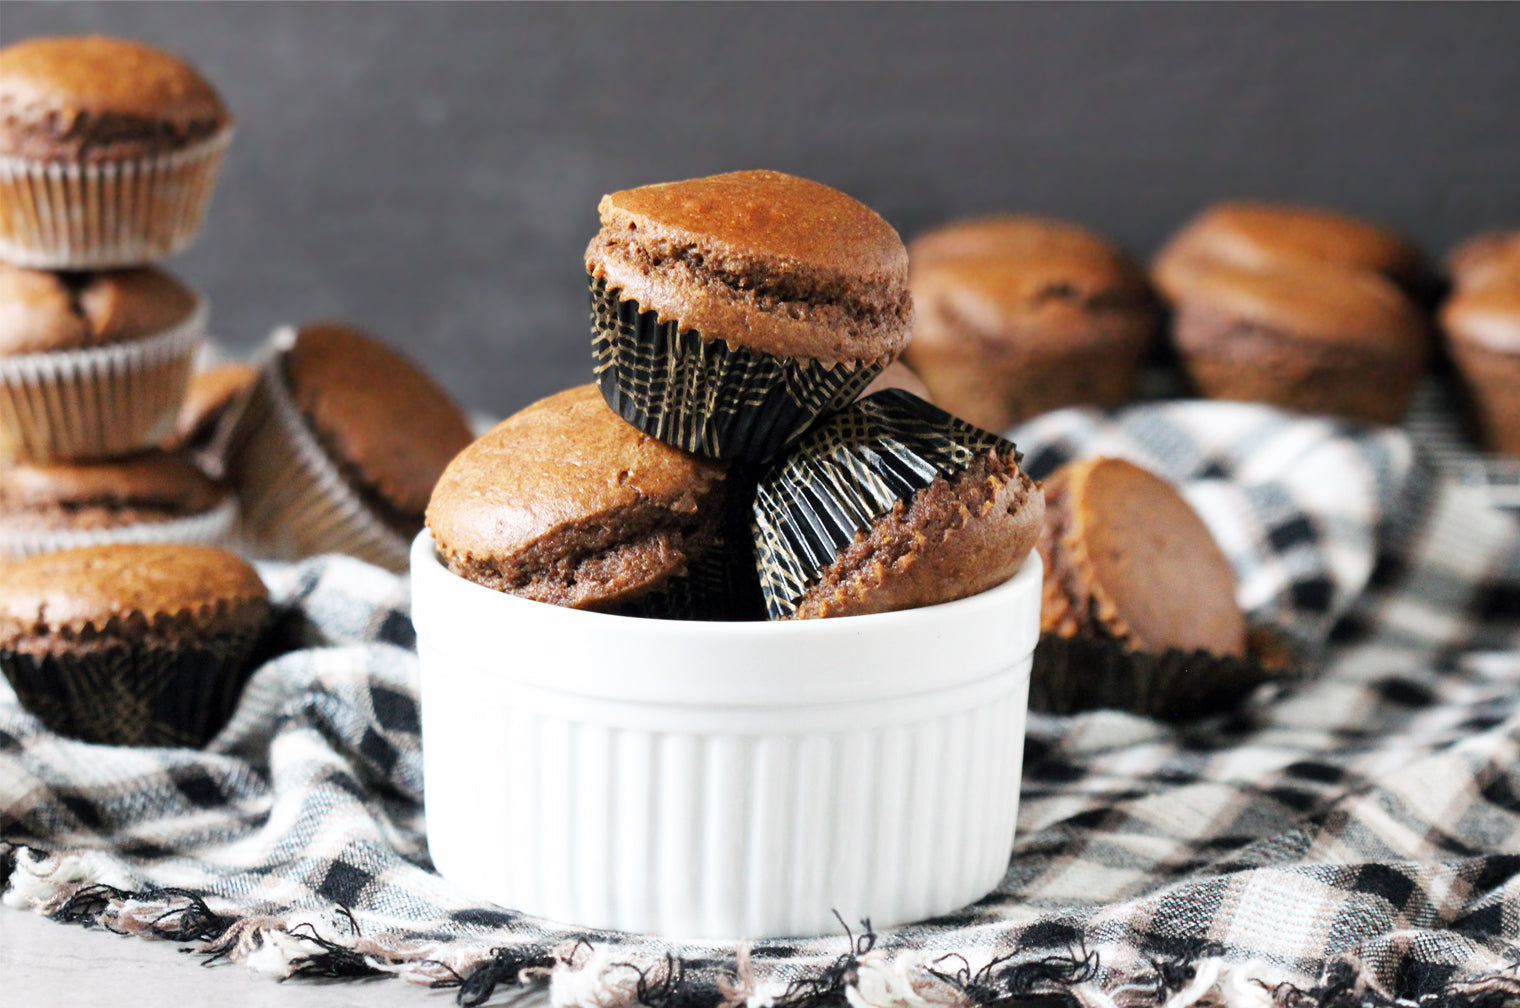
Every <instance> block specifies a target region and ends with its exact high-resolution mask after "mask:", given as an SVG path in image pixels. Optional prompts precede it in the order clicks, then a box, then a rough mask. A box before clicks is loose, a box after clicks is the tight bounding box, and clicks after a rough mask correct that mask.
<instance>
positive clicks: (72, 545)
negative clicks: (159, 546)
mask: <svg viewBox="0 0 1520 1008" xmlns="http://www.w3.org/2000/svg"><path fill="white" fill-rule="evenodd" d="M237 513H238V511H237V501H236V500H235V499H234V498H233V497H231V496H229V497H228V498H227V499H226V500H224V501H223V502H222V503H220V504H218V505H217V506H216V507H214V508H212V509H211V510H210V511H207V512H205V513H204V514H197V515H187V516H186V517H184V518H171V519H169V520H167V521H159V522H134V523H133V524H131V525H117V526H115V527H113V528H97V529H27V530H17V529H6V528H0V560H20V559H21V558H23V557H29V556H36V555H38V554H39V553H57V552H59V551H60V550H66V549H76V548H78V547H80V546H105V545H109V544H112V543H196V544H199V545H203V546H226V545H228V544H230V543H231V542H232V536H233V533H234V532H235V531H236V527H237Z"/></svg>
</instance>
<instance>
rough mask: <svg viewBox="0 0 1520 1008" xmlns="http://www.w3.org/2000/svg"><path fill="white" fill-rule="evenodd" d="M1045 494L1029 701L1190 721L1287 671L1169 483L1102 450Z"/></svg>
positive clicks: (1069, 468)
mask: <svg viewBox="0 0 1520 1008" xmlns="http://www.w3.org/2000/svg"><path fill="white" fill-rule="evenodd" d="M1044 490H1045V502H1046V509H1045V524H1044V528H1043V530H1042V531H1041V533H1040V538H1039V544H1038V549H1039V551H1040V555H1041V556H1042V557H1043V558H1044V561H1045V572H1046V573H1045V585H1044V595H1043V600H1042V604H1041V609H1040V630H1041V637H1040V644H1039V647H1038V648H1036V650H1035V664H1034V673H1033V679H1032V680H1031V684H1030V705H1031V706H1034V707H1037V708H1040V709H1044V710H1051V711H1056V712H1062V713H1065V712H1071V711H1077V710H1088V709H1092V708H1096V707H1115V708H1118V709H1121V710H1130V711H1135V712H1137V713H1142V714H1149V715H1152V716H1184V717H1185V716H1190V715H1194V714H1202V713H1208V712H1210V711H1214V710H1218V709H1220V708H1223V707H1227V706H1230V705H1231V704H1234V703H1236V702H1237V701H1239V700H1240V699H1241V698H1242V697H1243V696H1245V694H1246V693H1247V692H1249V691H1250V690H1251V689H1252V688H1254V687H1255V686H1257V685H1259V684H1260V683H1262V682H1265V681H1267V680H1269V679H1272V678H1274V677H1277V676H1280V675H1281V674H1283V669H1282V668H1279V667H1269V664H1270V665H1273V666H1276V665H1279V664H1285V663H1284V662H1283V660H1282V658H1280V657H1279V656H1278V655H1277V654H1275V653H1274V654H1273V655H1272V657H1271V659H1270V661H1268V660H1265V658H1264V655H1258V654H1257V651H1258V649H1265V648H1266V647H1267V646H1268V645H1269V644H1270V643H1271V642H1270V641H1269V640H1268V639H1267V637H1266V636H1265V635H1253V634H1251V633H1249V632H1248V628H1247V625H1246V621H1245V616H1244V615H1243V613H1242V612H1241V610H1240V607H1239V605H1238V604H1237V603H1236V601H1235V574H1234V571H1233V570H1232V569H1231V568H1230V563H1229V561H1228V560H1227V559H1226V558H1225V556H1224V553H1223V551H1221V550H1220V548H1219V545H1218V543H1217V542H1216V541H1215V539H1214V536H1213V534H1212V533H1211V532H1210V531H1209V529H1208V526H1206V525H1205V524H1204V523H1203V520H1202V519H1201V518H1199V517H1198V514H1197V512H1195V511H1194V510H1193V509H1192V507H1191V506H1190V505H1189V504H1188V503H1187V501H1186V500H1184V499H1183V497H1182V495H1181V494H1179V493H1178V492H1177V491H1176V490H1175V489H1174V488H1173V487H1172V485H1171V484H1170V483H1167V482H1166V481H1165V480H1163V479H1161V478H1160V477H1159V476H1156V475H1154V474H1153V473H1151V472H1149V471H1148V470H1145V469H1142V468H1141V467H1139V466H1137V465H1134V464H1133V463H1130V462H1126V461H1124V460H1123V459H1117V458H1103V457H1100V458H1093V459H1086V460H1083V461H1080V462H1073V463H1070V464H1068V465H1065V466H1062V467H1061V468H1060V469H1057V470H1056V471H1055V472H1054V473H1052V474H1051V476H1050V477H1049V478H1048V479H1047V480H1046V481H1045V484H1044ZM1258 637H1259V638H1260V639H1259V640H1258V639H1257V638H1258ZM1258 657H1263V658H1264V660H1262V661H1258V660H1256V659H1257V658H1258Z"/></svg>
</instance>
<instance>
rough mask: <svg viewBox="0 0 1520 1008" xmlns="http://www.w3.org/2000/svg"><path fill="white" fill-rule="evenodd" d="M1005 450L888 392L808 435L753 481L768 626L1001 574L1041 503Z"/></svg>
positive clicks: (1014, 566) (968, 589)
mask: <svg viewBox="0 0 1520 1008" xmlns="http://www.w3.org/2000/svg"><path fill="white" fill-rule="evenodd" d="M1018 462H1019V454H1018V451H1017V449H1016V448H1015V447H1014V446H1013V443H1012V442H1009V441H1005V440H1003V439H1002V438H1000V437H998V436H997V435H995V434H992V433H990V432H988V431H984V430H980V429H978V428H976V427H972V426H971V425H970V424H967V423H965V422H964V421H962V420H958V419H956V418H955V417H953V416H951V415H950V414H948V413H946V412H945V411H944V410H941V409H938V408H936V407H934V406H931V405H930V404H928V403H926V402H924V401H923V400H921V399H919V398H918V397H916V396H914V395H911V394H909V393H907V392H903V391H901V390H899V389H888V390H886V391H884V392H878V393H876V394H875V395H873V396H870V397H868V398H865V399H861V400H859V401H858V402H856V403H854V404H853V405H851V406H850V407H849V408H848V409H846V410H843V411H842V412H840V413H837V414H835V415H834V416H832V417H830V418H829V419H828V420H827V421H825V422H823V423H821V424H819V425H818V426H817V427H815V428H814V429H813V430H811V431H810V432H809V433H808V435H807V437H805V438H803V439H802V440H801V441H800V442H798V443H797V444H796V445H795V446H794V447H793V450H792V452H791V453H790V454H789V455H788V456H787V457H786V458H785V459H784V460H782V461H781V462H779V463H777V464H776V465H774V466H773V467H772V468H771V469H770V470H769V471H768V472H766V473H765V474H764V475H762V476H761V478H760V483H759V489H758V492H757V494H756V497H755V505H754V526H753V531H754V536H755V547H756V552H757V554H758V556H759V563H760V585H761V589H762V590H763V592H764V594H765V604H766V610H767V612H768V613H769V614H770V617H771V618H772V619H813V618H819V617H829V616H852V615H857V614H861V613H877V612H890V611H893V610H898V609H911V608H915V607H917V606H926V605H934V604H936V603H939V602H950V601H953V600H955V599H959V598H965V597H966V596H968V595H975V594H977V593H979V592H982V591H985V590H986V589H988V588H991V587H993V586H995V585H999V584H1002V583H1003V582H1004V581H1006V580H1008V578H1010V577H1012V576H1013V575H1014V574H1015V573H1016V572H1017V571H1018V569H1019V567H1020V565H1021V564H1023V562H1024V558H1025V557H1026V556H1027V555H1028V554H1029V550H1030V547H1031V546H1032V545H1033V544H1034V541H1035V537H1036V535H1037V534H1038V533H1039V530H1040V522H1041V516H1042V514H1043V512H1044V501H1043V500H1042V499H1041V497H1040V494H1039V491H1038V489H1037V488H1036V486H1035V483H1034V481H1033V480H1031V479H1030V478H1029V477H1028V476H1027V475H1026V474H1025V473H1024V472H1023V470H1021V469H1020V468H1019V466H1018Z"/></svg>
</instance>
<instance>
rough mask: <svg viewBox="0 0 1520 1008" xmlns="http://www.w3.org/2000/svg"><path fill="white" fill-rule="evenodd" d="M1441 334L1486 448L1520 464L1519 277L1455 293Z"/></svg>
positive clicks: (1444, 307) (1445, 307)
mask: <svg viewBox="0 0 1520 1008" xmlns="http://www.w3.org/2000/svg"><path fill="white" fill-rule="evenodd" d="M1441 329H1442V331H1443V332H1444V333H1445V336H1446V346H1447V348H1448V349H1449V350H1450V352H1451V359H1452V362H1453V363H1454V364H1455V365H1456V367H1457V371H1458V373H1459V374H1460V375H1461V378H1462V383H1463V385H1464V386H1465V389H1466V392H1467V399H1468V403H1469V406H1470V407H1471V410H1472V416H1473V420H1474V422H1475V424H1476V426H1477V428H1478V435H1479V437H1480V439H1481V440H1482V442H1483V445H1484V447H1486V448H1488V449H1489V450H1490V451H1495V452H1499V453H1502V454H1504V455H1510V456H1514V457H1516V458H1520V274H1516V277H1515V280H1514V282H1511V283H1501V282H1498V281H1497V280H1495V279H1493V278H1490V279H1489V280H1487V281H1485V282H1483V283H1478V284H1473V285H1471V286H1467V287H1459V288H1458V289H1457V291H1456V293H1454V294H1453V295H1452V296H1451V298H1450V299H1449V300H1447V302H1446V303H1445V304H1444V305H1442V307H1441Z"/></svg>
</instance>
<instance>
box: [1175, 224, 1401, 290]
mask: <svg viewBox="0 0 1520 1008" xmlns="http://www.w3.org/2000/svg"><path fill="white" fill-rule="evenodd" d="M1210 260H1222V261H1224V262H1227V263H1233V264H1235V265H1237V266H1247V267H1271V266H1274V265H1278V264H1282V263H1333V264H1338V265H1341V266H1348V267H1355V268H1359V269H1365V270H1371V271H1373V272H1375V273H1381V274H1382V275H1383V276H1385V277H1387V278H1388V279H1389V280H1391V281H1393V282H1394V283H1396V284H1398V285H1400V286H1401V287H1403V288H1404V289H1406V290H1410V291H1418V290H1420V289H1421V288H1422V287H1423V285H1424V282H1425V276H1424V266H1423V265H1422V263H1421V261H1420V254H1419V251H1418V250H1417V249H1416V248H1415V247H1414V246H1413V245H1411V244H1410V243H1409V242H1408V241H1406V240H1405V239H1404V238H1402V237H1400V236H1399V235H1397V234H1395V233H1394V232H1392V231H1390V230H1388V229H1387V228H1383V227H1380V226H1378V225H1376V224H1372V223H1369V222H1367V221H1362V220H1358V219H1356V218H1354V217H1347V216H1345V215H1343V214H1338V213H1333V212H1331V211H1329V210H1320V209H1315V208H1312V207H1299V206H1287V205H1283V204H1273V203H1220V204H1217V205H1215V206H1212V207H1209V208H1208V209H1207V210H1205V211H1204V212H1203V213H1201V214H1199V215H1198V216H1197V217H1194V218H1193V219H1192V221H1190V222H1189V223H1188V224H1187V225H1185V226H1184V227H1183V228H1182V230H1181V231H1179V232H1177V233H1176V234H1175V235H1173V236H1172V238H1171V239H1170V240H1169V241H1168V242H1167V243H1166V245H1165V246H1164V247H1163V248H1162V250H1161V251H1160V252H1159V253H1158V254H1157V256H1156V261H1155V263H1154V268H1153V274H1154V277H1155V281H1156V285H1157V286H1158V287H1159V288H1160V289H1161V291H1162V292H1163V293H1164V294H1165V295H1166V296H1167V298H1168V299H1169V300H1172V301H1177V300H1179V299H1180V298H1181V297H1183V296H1184V295H1185V293H1186V288H1187V279H1186V274H1187V273H1188V272H1189V271H1190V270H1191V269H1192V267H1193V266H1194V264H1196V263H1197V262H1199V261H1210Z"/></svg>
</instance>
